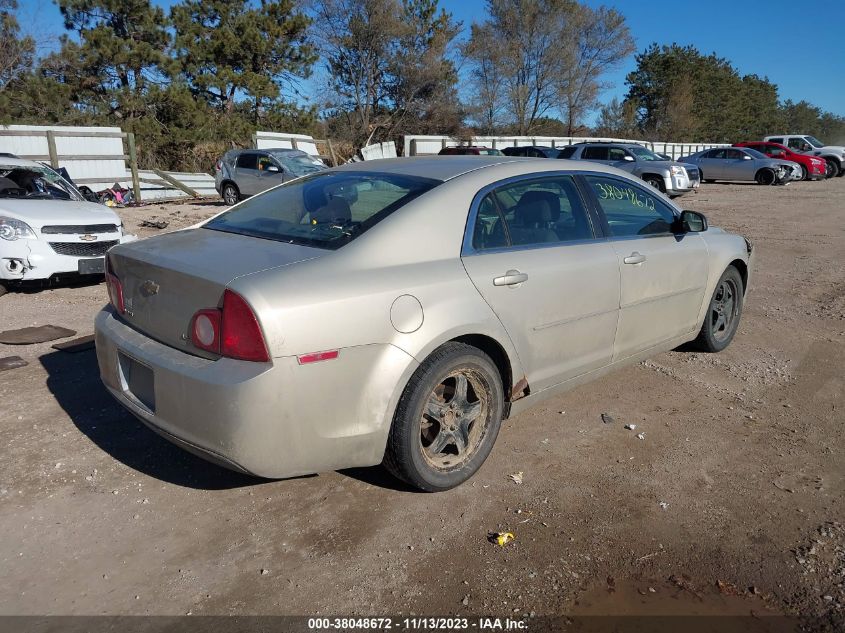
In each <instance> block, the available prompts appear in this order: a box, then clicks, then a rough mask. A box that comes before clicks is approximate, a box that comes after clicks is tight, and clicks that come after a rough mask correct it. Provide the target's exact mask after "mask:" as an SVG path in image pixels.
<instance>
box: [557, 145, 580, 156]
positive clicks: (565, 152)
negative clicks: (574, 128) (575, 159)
mask: <svg viewBox="0 0 845 633" xmlns="http://www.w3.org/2000/svg"><path fill="white" fill-rule="evenodd" d="M577 149H578V148H577V147H575V146H574V145H567V146H566V147H564V148H563V149H562V150H560V153H559V154H558V155H557V157H558V158H572V155H573V154H574V153H575V150H577Z"/></svg>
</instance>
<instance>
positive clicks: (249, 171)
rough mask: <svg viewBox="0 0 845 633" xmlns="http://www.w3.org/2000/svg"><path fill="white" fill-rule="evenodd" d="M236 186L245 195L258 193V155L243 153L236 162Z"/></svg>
mask: <svg viewBox="0 0 845 633" xmlns="http://www.w3.org/2000/svg"><path fill="white" fill-rule="evenodd" d="M235 184H237V186H238V189H240V192H241V193H243V194H246V195H248V196H251V195H253V194H256V193H258V154H256V153H255V152H243V153H242V154H240V155H239V156H238V158H237V160H236V161H235Z"/></svg>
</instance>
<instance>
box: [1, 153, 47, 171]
mask: <svg viewBox="0 0 845 633" xmlns="http://www.w3.org/2000/svg"><path fill="white" fill-rule="evenodd" d="M0 167H38V168H39V169H43V168H44V165H42V164H41V163H37V162H35V161H34V160H26V159H25V158H8V157H5V156H3V157H0Z"/></svg>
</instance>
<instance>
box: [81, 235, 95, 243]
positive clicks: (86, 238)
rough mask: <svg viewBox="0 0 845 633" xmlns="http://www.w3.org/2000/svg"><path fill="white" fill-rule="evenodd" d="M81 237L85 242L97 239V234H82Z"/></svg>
mask: <svg viewBox="0 0 845 633" xmlns="http://www.w3.org/2000/svg"><path fill="white" fill-rule="evenodd" d="M79 239H80V240H82V241H83V242H93V241H95V240H96V239H97V236H96V235H91V234H88V235H80V236H79Z"/></svg>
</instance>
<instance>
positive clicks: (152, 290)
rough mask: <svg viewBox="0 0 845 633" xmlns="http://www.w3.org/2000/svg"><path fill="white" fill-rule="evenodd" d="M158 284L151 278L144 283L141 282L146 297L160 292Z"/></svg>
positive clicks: (142, 291) (142, 292)
mask: <svg viewBox="0 0 845 633" xmlns="http://www.w3.org/2000/svg"><path fill="white" fill-rule="evenodd" d="M158 287H159V286H158V284H157V283H156V282H154V281H153V280H151V279H147V281H145V282H144V283H142V284H141V294H142V295H144V296H145V297H152V296H153V295H154V294H157V293H158Z"/></svg>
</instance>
